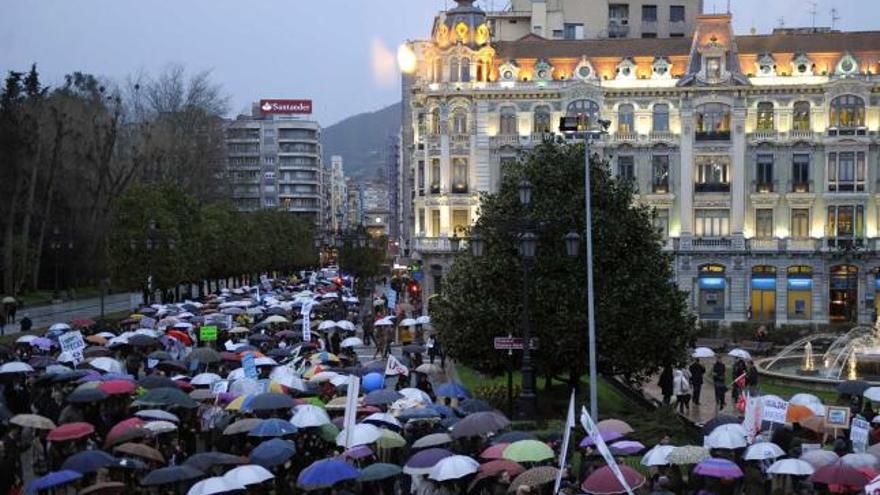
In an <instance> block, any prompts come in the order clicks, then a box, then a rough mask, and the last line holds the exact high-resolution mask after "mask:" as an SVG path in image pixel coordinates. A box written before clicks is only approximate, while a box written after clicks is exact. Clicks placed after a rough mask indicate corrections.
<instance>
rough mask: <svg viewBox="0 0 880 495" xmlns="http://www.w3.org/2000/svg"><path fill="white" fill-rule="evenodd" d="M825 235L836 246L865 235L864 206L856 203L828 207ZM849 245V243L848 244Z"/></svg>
mask: <svg viewBox="0 0 880 495" xmlns="http://www.w3.org/2000/svg"><path fill="white" fill-rule="evenodd" d="M825 235H826V237H829V238H830V239H832V240H833V241H836V242H837V245H838V246H841V247H842V246H844V245H845V244H847V243H851V242H852V241H854V240H855V239H856V238H861V237H864V235H865V207H864V206H861V205H858V206H853V205H834V206H829V207H828V221H827V222H826V223H825ZM849 245H851V244H849Z"/></svg>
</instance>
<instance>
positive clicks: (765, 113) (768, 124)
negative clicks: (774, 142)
mask: <svg viewBox="0 0 880 495" xmlns="http://www.w3.org/2000/svg"><path fill="white" fill-rule="evenodd" d="M757 127H758V130H759V131H772V130H774V129H775V128H776V124H775V123H774V121H773V104H772V103H770V102H769V101H762V102H761V103H758V126H757Z"/></svg>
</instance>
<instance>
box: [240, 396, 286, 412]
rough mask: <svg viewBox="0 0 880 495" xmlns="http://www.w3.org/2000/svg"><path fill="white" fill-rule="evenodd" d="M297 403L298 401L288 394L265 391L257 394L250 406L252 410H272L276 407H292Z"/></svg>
mask: <svg viewBox="0 0 880 495" xmlns="http://www.w3.org/2000/svg"><path fill="white" fill-rule="evenodd" d="M295 405H296V402H294V401H293V399H292V398H290V397H289V396H287V395H284V394H280V393H278V392H265V393H262V394H259V395H255V396H254V398H253V399H251V402H250V405H249V406H248V407H250V409H251V410H252V411H270V410H274V409H291V408H293V407H294V406H295Z"/></svg>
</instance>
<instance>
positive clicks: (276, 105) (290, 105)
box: [260, 100, 312, 114]
mask: <svg viewBox="0 0 880 495" xmlns="http://www.w3.org/2000/svg"><path fill="white" fill-rule="evenodd" d="M260 111H261V112H263V113H264V114H310V113H312V100H260Z"/></svg>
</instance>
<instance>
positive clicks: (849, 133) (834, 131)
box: [828, 127, 868, 137]
mask: <svg viewBox="0 0 880 495" xmlns="http://www.w3.org/2000/svg"><path fill="white" fill-rule="evenodd" d="M867 135H868V128H867V127H843V128H838V127H829V128H828V137H854V136H861V137H865V136H867Z"/></svg>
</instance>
